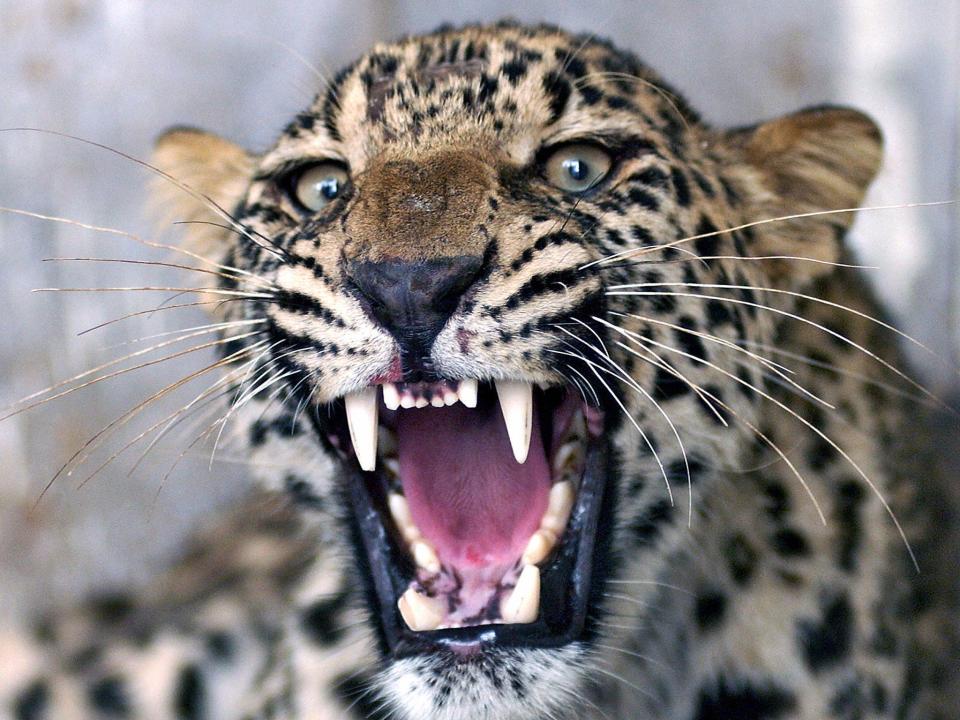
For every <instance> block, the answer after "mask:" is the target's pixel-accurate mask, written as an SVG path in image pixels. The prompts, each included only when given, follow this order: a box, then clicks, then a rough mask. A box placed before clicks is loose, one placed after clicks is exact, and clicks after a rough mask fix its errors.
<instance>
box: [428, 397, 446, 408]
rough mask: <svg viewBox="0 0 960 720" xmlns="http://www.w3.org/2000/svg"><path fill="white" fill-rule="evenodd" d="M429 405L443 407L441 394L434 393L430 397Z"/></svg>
mask: <svg viewBox="0 0 960 720" xmlns="http://www.w3.org/2000/svg"><path fill="white" fill-rule="evenodd" d="M430 405H432V406H433V407H436V408H441V407H443V396H442V395H434V396H433V397H432V398H430Z"/></svg>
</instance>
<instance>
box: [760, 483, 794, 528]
mask: <svg viewBox="0 0 960 720" xmlns="http://www.w3.org/2000/svg"><path fill="white" fill-rule="evenodd" d="M762 489H763V495H764V500H765V502H764V510H765V511H766V513H767V515H769V516H770V519H771V520H776V521H780V520H783V518H784V517H785V516H786V514H787V513H788V512H790V493H788V492H787V488H786V487H785V486H784V485H783V483H780V482H777V481H775V480H771V481H769V482H765V483H764V484H763V488H762Z"/></svg>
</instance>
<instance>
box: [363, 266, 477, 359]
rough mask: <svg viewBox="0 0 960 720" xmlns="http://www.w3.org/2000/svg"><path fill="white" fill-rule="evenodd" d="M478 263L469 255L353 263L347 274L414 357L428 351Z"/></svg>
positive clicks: (377, 317) (377, 315)
mask: <svg viewBox="0 0 960 720" xmlns="http://www.w3.org/2000/svg"><path fill="white" fill-rule="evenodd" d="M482 262H483V260H482V258H481V257H477V256H473V255H461V256H457V257H450V258H440V259H434V260H422V261H418V262H403V261H385V262H354V263H351V266H350V268H349V274H350V277H351V279H352V280H353V283H354V284H355V285H356V287H357V289H358V290H359V291H360V292H361V294H362V295H363V296H364V297H366V299H367V300H368V301H369V303H370V310H371V312H372V313H373V315H374V317H376V319H377V320H378V321H379V322H380V323H381V324H382V325H383V326H384V327H385V328H387V329H388V330H389V331H390V332H391V333H392V334H393V336H394V337H396V338H397V340H398V341H399V342H400V345H401V347H403V348H404V350H405V351H406V352H408V353H417V356H416V358H417V359H418V360H419V358H420V357H422V356H426V355H428V354H429V350H430V346H431V345H432V344H433V340H434V338H436V337H437V335H438V334H439V332H440V330H442V329H443V326H444V324H445V323H446V322H447V320H448V319H449V318H450V316H451V315H452V314H453V311H454V310H456V308H457V304H458V303H459V302H460V298H461V296H462V295H463V293H464V291H465V290H466V289H467V288H468V287H470V285H472V284H473V282H474V281H475V280H476V278H477V274H478V273H479V271H480V266H481V265H482ZM415 364H417V365H419V364H420V363H419V362H415Z"/></svg>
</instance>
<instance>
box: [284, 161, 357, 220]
mask: <svg viewBox="0 0 960 720" xmlns="http://www.w3.org/2000/svg"><path fill="white" fill-rule="evenodd" d="M349 181H350V176H349V175H348V174H347V171H346V169H345V168H344V167H343V166H342V165H339V164H337V163H329V162H327V163H320V164H318V165H311V166H310V167H308V168H307V169H306V170H303V171H302V172H301V173H300V177H298V178H297V180H296V184H295V185H294V194H295V195H296V198H297V201H298V202H299V203H300V204H301V205H303V206H304V207H305V208H307V209H308V210H320V209H322V208H324V207H325V206H326V205H328V204H329V203H330V202H331V201H333V200H335V199H336V198H338V197H340V195H341V194H342V193H343V191H344V189H345V188H346V186H347V183H348V182H349Z"/></svg>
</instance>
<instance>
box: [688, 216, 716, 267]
mask: <svg viewBox="0 0 960 720" xmlns="http://www.w3.org/2000/svg"><path fill="white" fill-rule="evenodd" d="M715 232H717V226H716V225H714V224H713V223H712V222H710V220H708V219H707V217H706V216H704V215H702V216H700V223H699V224H698V225H697V229H696V230H695V231H694V235H706V237H701V238H697V239H696V240H694V241H693V244H694V246H695V247H696V248H697V254H698V255H699V256H700V257H714V256H716V255H717V254H718V253H719V247H720V236H719V235H713V234H711V233H715Z"/></svg>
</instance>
